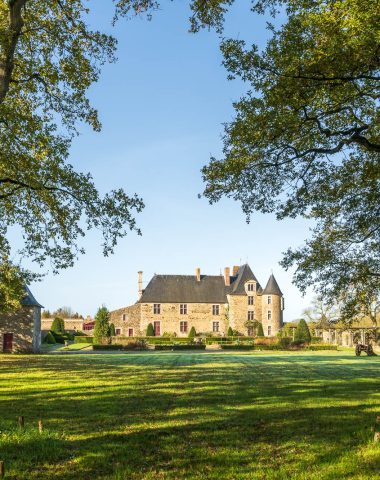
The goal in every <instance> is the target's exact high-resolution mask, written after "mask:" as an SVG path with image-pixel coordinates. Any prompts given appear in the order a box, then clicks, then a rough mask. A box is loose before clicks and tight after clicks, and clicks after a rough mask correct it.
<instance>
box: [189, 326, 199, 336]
mask: <svg viewBox="0 0 380 480" xmlns="http://www.w3.org/2000/svg"><path fill="white" fill-rule="evenodd" d="M196 335H197V332H196V331H195V328H194V327H191V328H190V332H189V338H194V337H195V336H196Z"/></svg>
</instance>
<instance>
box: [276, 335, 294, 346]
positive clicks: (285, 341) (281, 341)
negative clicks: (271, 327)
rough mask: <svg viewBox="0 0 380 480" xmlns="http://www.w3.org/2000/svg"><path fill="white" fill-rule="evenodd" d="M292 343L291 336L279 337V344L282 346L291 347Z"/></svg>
mask: <svg viewBox="0 0 380 480" xmlns="http://www.w3.org/2000/svg"><path fill="white" fill-rule="evenodd" d="M291 343H292V339H291V338H290V337H280V338H279V339H278V345H279V346H280V347H281V348H289V347H290V345H291Z"/></svg>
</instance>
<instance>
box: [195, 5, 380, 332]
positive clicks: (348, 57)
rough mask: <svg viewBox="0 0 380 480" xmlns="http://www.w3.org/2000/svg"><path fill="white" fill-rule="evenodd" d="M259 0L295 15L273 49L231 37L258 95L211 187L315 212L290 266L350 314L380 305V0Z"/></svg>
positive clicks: (251, 204)
mask: <svg viewBox="0 0 380 480" xmlns="http://www.w3.org/2000/svg"><path fill="white" fill-rule="evenodd" d="M257 3H258V8H257V9H256V10H261V11H265V10H266V8H267V7H274V10H276V7H278V6H279V5H283V6H285V7H286V9H287V19H286V21H284V22H281V24H280V26H279V27H278V28H275V27H273V26H271V25H270V26H269V27H268V28H269V33H270V38H269V40H268V43H267V45H266V48H264V49H262V48H259V47H258V46H257V45H253V46H252V47H249V46H248V45H246V44H245V42H244V41H243V40H240V39H239V40H235V39H233V40H228V39H226V40H224V41H223V43H222V53H223V55H224V65H225V67H226V68H227V70H228V72H229V76H230V78H235V77H239V78H240V79H242V80H243V81H244V82H246V83H247V92H248V93H247V94H246V95H244V96H243V97H242V98H240V99H239V101H237V102H236V103H235V104H234V107H235V109H236V116H235V119H234V120H233V121H232V122H231V123H229V124H227V125H226V128H225V136H224V150H223V152H224V153H223V157H222V158H221V159H215V158H212V159H211V162H210V164H209V165H208V166H206V167H204V169H203V176H204V180H205V182H206V187H205V196H206V197H207V198H208V199H209V200H210V202H216V201H218V200H219V199H220V198H222V197H223V196H227V197H231V198H234V199H235V200H237V201H239V202H240V203H241V204H242V208H243V211H244V212H245V213H246V214H247V216H248V217H249V216H250V215H251V213H253V212H255V211H259V212H263V213H268V212H272V213H274V214H275V215H276V216H277V218H278V219H279V220H281V219H284V218H287V217H290V218H294V217H297V216H302V217H304V218H308V219H310V218H311V219H312V220H313V224H312V225H313V226H312V234H311V236H310V238H309V239H308V240H307V241H306V242H305V244H304V245H303V246H301V247H300V248H298V249H292V248H290V249H289V250H288V251H287V252H285V255H284V258H283V261H282V265H283V266H284V268H285V269H289V268H293V267H296V269H295V274H294V281H295V284H296V285H297V286H298V287H299V288H300V289H301V291H303V292H305V290H306V289H307V288H308V287H310V286H313V287H315V288H316V289H317V290H318V291H319V293H320V294H321V295H322V296H323V297H324V299H328V300H329V301H330V302H334V301H335V300H336V299H337V298H339V299H340V300H341V302H342V305H341V307H342V314H343V316H344V318H345V319H347V320H349V319H352V318H353V317H355V316H357V315H359V314H361V313H363V311H366V313H367V314H368V315H369V314H370V313H369V312H370V311H373V306H374V304H375V305H376V306H377V310H378V308H379V305H380V260H379V259H380V215H379V208H378V205H379V196H380V169H379V153H380V127H379V125H380V123H379V100H380V63H379V60H378V45H379V41H378V37H379V22H380V15H379V6H378V2H376V1H373V0H339V1H335V0H326V1H313V0H291V1H290V0H284V1H282V0H277V1H276V0H262V1H259V2H257ZM263 185H265V188H263ZM371 318H372V319H373V322H374V323H375V322H376V317H375V316H374V315H372V316H371Z"/></svg>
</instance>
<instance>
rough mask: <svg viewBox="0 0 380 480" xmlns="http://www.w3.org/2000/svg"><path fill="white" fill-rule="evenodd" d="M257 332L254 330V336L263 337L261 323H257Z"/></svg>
mask: <svg viewBox="0 0 380 480" xmlns="http://www.w3.org/2000/svg"><path fill="white" fill-rule="evenodd" d="M257 323H258V325H257V330H256V336H257V337H263V336H264V329H263V324H262V323H261V322H257Z"/></svg>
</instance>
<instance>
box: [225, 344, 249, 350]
mask: <svg viewBox="0 0 380 480" xmlns="http://www.w3.org/2000/svg"><path fill="white" fill-rule="evenodd" d="M220 348H221V349H222V350H253V349H254V348H255V347H254V346H253V345H244V344H240V345H239V344H234V345H231V344H229V343H225V344H223V343H222V344H221V345H220Z"/></svg>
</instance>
